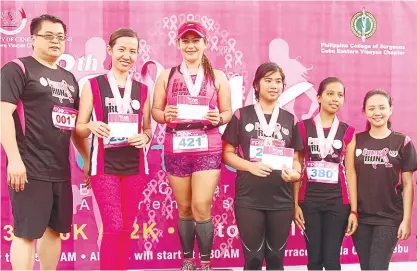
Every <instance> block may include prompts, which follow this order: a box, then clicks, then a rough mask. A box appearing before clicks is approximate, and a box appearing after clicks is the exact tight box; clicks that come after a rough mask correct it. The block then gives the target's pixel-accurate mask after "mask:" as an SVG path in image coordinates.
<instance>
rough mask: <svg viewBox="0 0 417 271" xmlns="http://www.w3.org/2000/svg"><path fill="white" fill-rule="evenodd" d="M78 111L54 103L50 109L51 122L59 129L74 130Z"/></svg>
mask: <svg viewBox="0 0 417 271" xmlns="http://www.w3.org/2000/svg"><path fill="white" fill-rule="evenodd" d="M77 114H78V111H77V110H75V109H74V108H69V107H63V106H58V105H54V108H53V109H52V122H53V124H54V126H55V127H56V128H58V129H61V130H74V129H75V121H76V120H77Z"/></svg>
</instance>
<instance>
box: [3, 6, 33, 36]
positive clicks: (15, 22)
mask: <svg viewBox="0 0 417 271" xmlns="http://www.w3.org/2000/svg"><path fill="white" fill-rule="evenodd" d="M26 22H27V19H26V13H25V11H24V10H23V8H22V9H20V10H19V11H16V10H15V11H13V10H2V11H1V26H0V32H1V33H2V34H5V35H16V34H17V33H19V32H20V31H22V30H23V29H24V28H25V26H26Z"/></svg>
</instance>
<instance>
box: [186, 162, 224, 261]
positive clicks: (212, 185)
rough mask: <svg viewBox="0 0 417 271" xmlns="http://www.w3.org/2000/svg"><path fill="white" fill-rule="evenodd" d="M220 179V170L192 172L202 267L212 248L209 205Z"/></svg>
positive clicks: (193, 208)
mask: <svg viewBox="0 0 417 271" xmlns="http://www.w3.org/2000/svg"><path fill="white" fill-rule="evenodd" d="M219 177H220V170H217V169H215V170H204V171H197V172H194V173H193V175H192V177H191V182H192V200H191V202H192V206H191V208H192V210H193V216H194V219H195V221H196V233H197V243H198V247H199V251H200V258H201V262H202V265H204V264H206V265H207V264H208V262H210V254H211V248H212V246H213V235H214V229H213V222H212V220H211V203H212V200H213V195H214V191H215V190H216V185H217V182H218V180H219Z"/></svg>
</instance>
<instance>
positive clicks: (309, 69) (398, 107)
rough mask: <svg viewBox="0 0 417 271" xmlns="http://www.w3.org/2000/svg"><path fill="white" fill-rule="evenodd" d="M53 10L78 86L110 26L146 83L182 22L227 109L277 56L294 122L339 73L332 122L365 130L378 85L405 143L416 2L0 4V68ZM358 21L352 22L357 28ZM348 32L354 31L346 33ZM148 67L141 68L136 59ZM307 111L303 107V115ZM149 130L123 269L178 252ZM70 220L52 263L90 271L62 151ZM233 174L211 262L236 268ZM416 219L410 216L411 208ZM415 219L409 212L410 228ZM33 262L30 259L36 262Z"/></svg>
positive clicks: (156, 143) (298, 254)
mask: <svg viewBox="0 0 417 271" xmlns="http://www.w3.org/2000/svg"><path fill="white" fill-rule="evenodd" d="M44 13H50V14H54V15H56V16H58V17H60V18H61V19H62V20H63V21H64V22H66V24H67V27H68V39H67V42H66V53H65V54H64V55H63V56H62V60H61V61H60V65H61V66H63V67H65V68H66V69H68V70H70V71H71V72H73V73H74V75H75V76H76V78H77V79H78V80H79V81H80V85H82V84H83V82H85V80H86V78H88V76H94V75H97V74H101V73H104V72H106V71H107V70H108V67H109V63H110V58H109V56H108V55H107V54H106V50H105V45H106V42H107V40H108V38H109V36H110V34H111V33H112V31H114V30H116V29H117V28H119V27H131V28H133V29H134V30H136V31H137V32H138V33H139V35H140V38H141V41H140V48H139V57H138V62H137V65H136V67H135V68H134V69H132V71H131V72H132V74H133V75H134V76H135V78H137V79H138V80H141V81H143V82H145V83H146V84H148V86H149V87H150V88H151V89H152V87H153V81H154V80H155V77H156V75H157V73H158V72H160V70H161V69H163V68H168V67H172V66H174V65H178V64H179V63H180V60H181V55H180V53H179V52H178V50H177V49H176V47H175V41H174V37H175V33H176V30H177V29H178V27H179V25H180V24H181V23H182V22H184V21H185V20H197V21H200V22H201V23H202V24H203V25H204V26H205V27H206V28H207V30H208V33H209V42H208V44H209V47H208V50H207V55H208V57H209V59H210V60H211V61H212V63H213V65H214V67H215V68H217V69H220V70H223V71H224V72H225V73H226V75H227V76H228V78H229V80H230V83H231V86H232V97H233V109H234V110H236V109H237V108H239V107H241V106H243V105H247V104H250V103H253V92H252V89H251V81H252V79H253V75H254V72H255V70H256V68H257V67H258V65H259V64H261V63H263V62H266V61H274V62H277V63H278V64H279V65H280V66H281V67H282V68H283V69H284V71H285V74H286V77H287V89H286V90H285V92H284V94H283V96H282V97H281V100H280V102H281V104H282V106H284V107H285V108H287V109H289V110H291V111H293V112H294V113H295V114H296V115H297V116H298V117H299V118H305V117H308V116H309V115H311V112H312V111H314V109H316V108H317V106H318V105H317V102H316V101H315V96H316V90H317V87H318V85H319V83H320V81H321V80H323V79H324V78H325V77H328V76H337V77H339V78H341V79H342V80H343V81H344V83H345V86H346V97H347V100H346V102H345V105H344V107H343V109H342V111H341V112H340V113H339V117H340V118H341V119H342V120H344V121H347V122H348V123H350V124H351V125H353V126H355V128H356V129H357V130H358V131H362V130H363V129H364V127H365V118H364V116H363V114H362V113H361V104H362V99H363V97H364V94H365V92H366V91H368V90H370V89H373V88H385V89H387V90H388V91H389V92H390V93H391V94H392V96H393V101H394V109H393V110H394V114H393V116H392V120H393V123H394V129H395V130H398V131H401V132H403V133H406V134H408V135H409V136H410V137H411V138H412V139H413V140H414V142H417V130H416V129H415V128H414V127H416V126H417V118H416V117H415V116H416V115H417V107H415V101H416V100H417V94H416V93H415V86H416V85H417V72H416V70H417V49H416V48H417V35H415V34H413V33H415V29H414V28H415V26H416V25H417V3H416V2H396V1H395V2H356V1H347V2H343V1H324V2H319V1H317V2H316V1H308V2H252V1H250V2H245V1H243V2H228V1H222V2H218V1H201V2H197V1H195V2H180V1H178V2H174V1H169V2H151V1H145V2H136V1H130V2H129V1H124V2H123V1H118V2H109V1H96V2H87V1H86V2H64V1H60V2H52V1H50V2H48V1H43V2H23V1H15V2H13V1H9V2H7V1H6V2H3V1H2V3H1V40H0V49H1V51H0V52H1V65H4V64H5V63H7V62H8V61H10V60H12V59H14V58H16V57H23V56H26V55H29V54H31V50H32V49H31V44H30V37H29V24H30V20H31V19H32V18H34V17H36V16H38V15H40V14H44ZM362 26H364V27H362ZM355 33H356V35H355ZM145 63H148V64H149V65H146V66H147V67H148V69H146V70H145V69H143V73H144V75H142V76H141V70H142V66H143V64H145ZM309 112H310V114H309ZM153 129H154V137H153V140H152V144H151V147H150V149H149V153H148V161H149V165H150V175H149V176H148V178H147V179H146V180H144V181H143V189H144V190H143V195H142V199H141V202H140V204H139V206H138V215H137V221H136V223H135V225H134V229H133V230H132V235H131V237H132V242H133V243H134V249H133V250H132V253H131V261H130V268H131V269H158V268H159V269H160V268H176V267H178V266H179V264H180V261H181V260H180V257H181V253H180V251H179V247H180V246H179V240H178V237H177V232H176V223H177V222H176V221H177V220H176V218H177V205H176V203H175V200H174V197H173V194H172V190H171V189H170V187H169V185H168V183H167V175H166V173H165V171H164V169H165V167H164V164H163V145H162V143H163V137H164V127H163V126H161V125H157V124H156V123H153ZM4 158H5V156H4V152H2V163H1V188H2V192H1V204H2V205H1V269H2V270H7V269H10V268H11V265H10V256H9V247H10V240H11V238H12V230H13V228H12V225H13V221H12V216H11V207H10V203H9V195H8V192H7V184H6V180H5V176H6V175H5V173H6V171H5V169H6V167H5V159H4ZM71 162H72V165H73V166H72V174H73V177H72V183H73V192H74V208H73V210H74V211H73V213H74V224H73V230H72V232H71V233H70V234H68V235H63V236H62V239H63V249H62V257H61V260H60V264H59V269H67V270H68V269H98V260H99V258H98V248H99V245H100V229H101V219H100V214H99V212H98V208H97V204H96V202H95V200H94V195H93V193H92V191H88V190H87V189H85V187H84V185H83V178H82V172H81V170H80V166H81V165H82V163H83V162H82V159H80V157H79V155H78V154H77V152H76V150H74V148H72V152H71ZM234 177H235V172H234V170H233V169H231V168H227V167H223V168H222V174H221V179H220V182H219V184H218V189H217V191H216V193H215V195H214V202H213V221H214V224H215V239H214V249H213V265H214V266H216V267H238V266H242V263H243V253H242V249H241V244H240V241H239V235H238V231H237V228H236V225H235V219H234V215H233V196H234V186H235V184H234ZM416 215H417V214H416ZM416 220H417V217H416V216H414V217H413V223H414V229H415V228H416ZM285 254H286V258H285V265H286V266H288V267H290V266H301V265H305V264H306V260H307V257H306V250H305V244H304V240H303V236H302V234H301V232H300V230H298V229H297V228H296V227H292V228H291V232H290V235H289V240H288V245H287V248H286V251H285ZM341 255H342V256H341V259H342V263H344V264H350V263H357V262H358V259H357V255H356V252H355V249H354V247H353V246H352V241H351V239H350V238H346V239H345V240H344V242H343V247H342V251H341ZM36 260H37V263H36V265H37V266H38V259H36ZM416 260H417V255H416V234H415V230H413V235H412V237H410V239H409V240H408V241H405V242H400V243H399V244H398V246H397V248H396V250H395V254H394V256H393V261H395V262H404V263H405V262H415V261H416Z"/></svg>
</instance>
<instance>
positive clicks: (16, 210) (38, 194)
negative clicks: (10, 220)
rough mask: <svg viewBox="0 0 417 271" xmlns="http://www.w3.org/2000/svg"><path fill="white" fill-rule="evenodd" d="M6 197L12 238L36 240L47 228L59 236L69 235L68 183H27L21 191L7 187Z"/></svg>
mask: <svg viewBox="0 0 417 271" xmlns="http://www.w3.org/2000/svg"><path fill="white" fill-rule="evenodd" d="M9 193H10V200H11V203H12V213H13V217H14V235H15V236H17V237H20V238H26V239H39V238H41V237H42V236H43V233H44V232H45V230H46V228H47V227H49V228H51V229H52V230H54V231H56V232H58V233H68V232H70V231H71V225H72V202H73V199H72V187H71V182H69V181H68V182H45V181H37V180H28V183H26V185H25V189H24V190H23V191H19V192H16V191H14V190H12V189H11V188H10V187H9Z"/></svg>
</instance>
